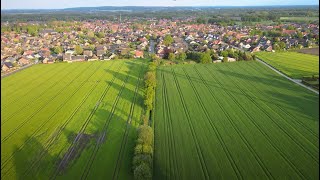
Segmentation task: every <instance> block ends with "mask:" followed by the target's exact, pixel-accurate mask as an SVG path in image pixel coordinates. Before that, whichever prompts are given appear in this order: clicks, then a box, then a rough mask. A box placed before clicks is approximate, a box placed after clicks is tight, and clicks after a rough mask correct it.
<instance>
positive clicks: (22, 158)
mask: <svg viewBox="0 0 320 180" xmlns="http://www.w3.org/2000/svg"><path fill="white" fill-rule="evenodd" d="M29 138H30V139H29ZM27 139H29V140H28V143H27V144H26V145H25V146H24V147H23V149H21V150H19V149H18V147H17V146H16V147H15V148H14V151H13V152H15V151H17V152H16V153H14V155H13V164H14V170H13V169H11V171H15V175H16V177H15V178H13V179H44V178H46V176H45V175H44V174H42V173H41V172H40V171H39V166H38V165H37V164H44V165H48V164H50V162H49V161H48V160H49V159H50V158H51V157H52V156H51V155H50V154H49V153H48V151H47V150H46V149H45V147H44V146H43V145H42V144H41V143H40V142H39V141H38V140H37V139H36V138H34V137H30V136H26V137H25V141H26V140H27ZM35 150H36V151H35ZM40 156H41V157H42V158H41V159H39V157H40ZM36 162H37V163H36ZM4 179H6V178H4Z"/></svg>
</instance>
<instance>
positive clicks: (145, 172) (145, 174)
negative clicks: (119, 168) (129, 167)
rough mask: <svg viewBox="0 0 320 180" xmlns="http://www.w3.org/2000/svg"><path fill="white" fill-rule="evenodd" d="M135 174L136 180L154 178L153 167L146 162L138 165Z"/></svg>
mask: <svg viewBox="0 0 320 180" xmlns="http://www.w3.org/2000/svg"><path fill="white" fill-rule="evenodd" d="M133 174H134V179H136V180H148V179H151V178H152V173H151V169H150V167H149V166H148V165H147V164H146V163H141V164H140V165H139V166H138V167H136V168H135V169H134V172H133Z"/></svg>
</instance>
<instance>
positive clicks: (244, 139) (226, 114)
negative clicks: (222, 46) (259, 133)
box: [183, 67, 274, 179]
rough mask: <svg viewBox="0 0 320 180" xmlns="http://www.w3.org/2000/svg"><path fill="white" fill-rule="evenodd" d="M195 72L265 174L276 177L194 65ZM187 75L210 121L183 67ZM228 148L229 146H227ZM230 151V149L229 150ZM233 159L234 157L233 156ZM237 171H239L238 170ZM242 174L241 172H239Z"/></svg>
mask: <svg viewBox="0 0 320 180" xmlns="http://www.w3.org/2000/svg"><path fill="white" fill-rule="evenodd" d="M194 70H195V72H196V73H197V74H198V77H200V79H201V80H202V83H203V84H205V85H206V87H207V89H208V90H209V92H210V94H211V96H212V97H213V98H214V99H215V101H216V102H217V104H218V105H219V107H220V109H221V110H222V112H223V113H224V115H225V116H226V117H227V119H228V121H229V122H230V124H231V125H232V127H233V129H234V130H236V132H237V134H238V135H239V137H240V138H241V140H242V142H244V144H245V145H246V147H247V148H248V149H249V151H250V152H251V153H252V154H253V156H254V158H255V160H256V161H257V162H258V164H259V165H260V167H261V168H262V170H263V172H264V173H265V175H266V176H267V177H268V179H274V177H273V176H272V174H271V173H270V171H269V170H268V168H267V167H266V165H265V164H264V163H263V161H262V160H261V158H260V156H259V155H258V154H257V152H256V151H255V150H254V148H253V147H252V145H251V144H250V143H249V141H248V140H247V139H246V138H245V136H244V135H243V134H242V133H241V131H240V130H239V128H238V127H237V126H236V125H235V124H234V122H233V121H232V119H231V117H230V115H229V114H228V113H227V111H226V110H225V109H224V108H223V106H221V102H219V101H218V99H217V98H216V97H215V96H214V95H213V92H212V89H211V88H210V87H209V86H208V84H207V82H206V81H205V80H204V79H203V77H202V76H201V74H200V73H199V71H198V70H197V68H196V67H194ZM183 71H184V73H185V75H186V76H187V78H188V80H189V82H190V84H191V86H192V88H193V90H194V92H195V93H196V95H197V99H198V101H199V103H200V105H201V107H202V109H203V111H204V112H205V114H206V117H207V120H208V121H209V122H210V116H209V113H208V111H207V109H206V108H205V105H204V104H203V102H202V101H201V98H200V95H199V93H198V91H197V90H196V88H195V86H194V84H193V83H192V80H191V78H190V76H189V75H188V74H187V73H186V71H185V70H184V69H183ZM210 124H211V126H213V123H212V122H210ZM214 129H217V128H216V127H214ZM221 139H222V138H221ZM226 149H227V147H226ZM227 151H228V150H227ZM231 159H232V157H231ZM236 172H237V171H236ZM239 174H240V173H239Z"/></svg>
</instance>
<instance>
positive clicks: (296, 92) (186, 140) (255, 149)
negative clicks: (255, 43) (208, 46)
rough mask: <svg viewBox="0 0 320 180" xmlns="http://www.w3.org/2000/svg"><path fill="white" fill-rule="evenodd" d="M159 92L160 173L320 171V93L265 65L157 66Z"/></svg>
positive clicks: (248, 175)
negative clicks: (288, 78) (313, 91)
mask: <svg viewBox="0 0 320 180" xmlns="http://www.w3.org/2000/svg"><path fill="white" fill-rule="evenodd" d="M289 54H290V53H289ZM156 94H157V95H156V105H155V122H154V127H155V129H154V131H155V151H154V153H155V156H154V177H155V179H318V178H319V170H318V168H319V144H318V142H319V129H318V126H319V121H318V119H319V110H318V108H319V96H318V95H316V94H314V93H312V92H310V91H309V90H306V89H304V88H302V87H300V86H298V85H297V84H294V83H293V82H291V81H288V80H287V79H285V78H284V77H282V76H280V75H278V74H277V73H276V72H274V71H272V70H271V69H269V68H268V67H266V66H264V65H263V64H261V63H259V62H254V61H251V62H244V61H242V62H234V63H221V64H210V65H204V64H197V65H175V66H169V67H159V68H158V71H157V90H156Z"/></svg>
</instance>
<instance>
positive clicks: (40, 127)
mask: <svg viewBox="0 0 320 180" xmlns="http://www.w3.org/2000/svg"><path fill="white" fill-rule="evenodd" d="M112 65H113V63H110V67H111V66H112ZM110 67H108V68H110ZM103 76H104V74H102V76H101V77H100V78H99V79H100V80H101V79H102V78H103ZM100 80H99V81H100ZM83 85H84V83H83V84H81V85H80V86H79V88H78V89H75V91H74V92H73V93H72V94H70V96H69V97H67V98H66V99H65V101H64V102H63V103H61V104H60V105H59V107H58V109H57V110H56V111H55V113H54V114H52V115H51V116H50V117H49V118H48V119H47V120H46V121H44V122H43V123H42V124H41V125H40V126H39V127H38V128H37V129H36V130H35V131H34V132H33V133H32V134H31V135H30V136H29V138H28V139H26V140H25V142H24V143H23V144H21V145H20V146H19V147H18V149H17V150H16V151H13V152H12V151H11V152H12V154H11V155H10V157H9V158H7V159H6V160H1V169H3V168H4V167H5V166H6V164H7V162H9V161H10V160H11V159H12V158H13V156H14V155H15V153H16V152H18V151H21V150H22V149H23V147H24V146H27V143H29V141H31V140H32V138H34V136H35V135H36V134H38V133H39V132H40V131H42V130H43V128H45V125H47V124H48V122H50V120H52V119H53V118H54V117H55V115H56V114H57V113H58V112H59V111H60V110H63V108H64V107H65V105H66V104H67V102H68V101H70V100H71V98H72V97H73V96H74V95H76V94H77V92H78V90H79V89H80V88H81V87H82V86H83ZM96 85H97V83H96V84H95V85H94V86H92V89H93V88H95V87H96ZM77 95H78V94H77ZM51 128H52V126H51ZM6 149H8V148H6ZM5 157H6V155H5V154H3V153H2V154H1V159H4V158H5Z"/></svg>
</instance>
